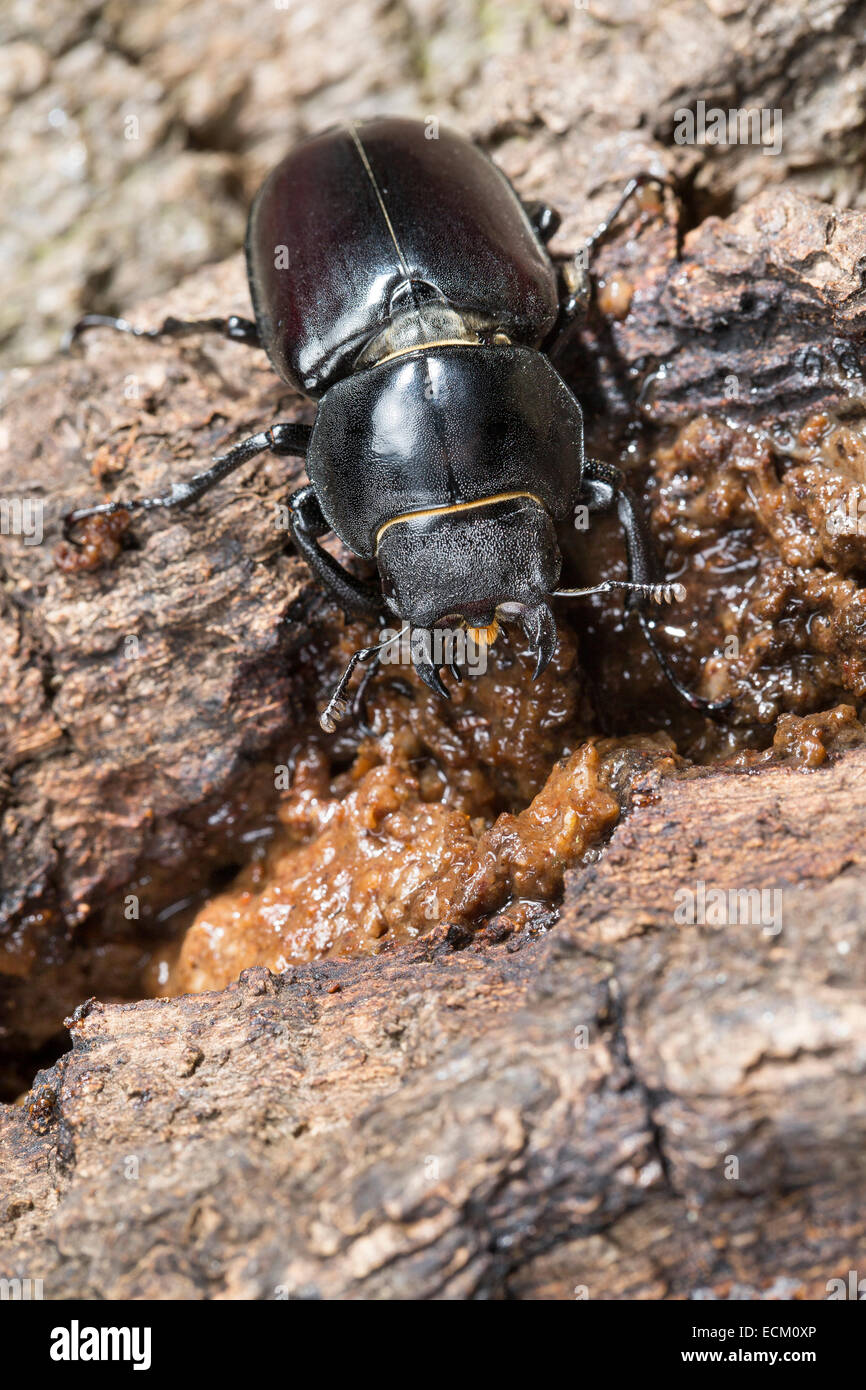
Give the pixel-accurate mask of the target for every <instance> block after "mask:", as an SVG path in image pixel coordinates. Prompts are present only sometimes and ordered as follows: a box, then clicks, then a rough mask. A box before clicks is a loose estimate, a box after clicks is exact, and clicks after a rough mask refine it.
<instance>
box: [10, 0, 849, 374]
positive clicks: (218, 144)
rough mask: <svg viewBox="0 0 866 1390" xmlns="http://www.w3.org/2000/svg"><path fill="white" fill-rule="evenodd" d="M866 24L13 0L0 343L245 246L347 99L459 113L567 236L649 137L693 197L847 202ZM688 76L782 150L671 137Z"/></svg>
mask: <svg viewBox="0 0 866 1390" xmlns="http://www.w3.org/2000/svg"><path fill="white" fill-rule="evenodd" d="M864 35H866V18H864V6H863V4H862V3H859V0H858V3H853V4H852V3H845V2H844V0H808V3H806V0H797V3H793V4H791V3H785V4H777V5H773V4H769V5H768V4H765V3H763V0H761V3H754V0H753V2H752V3H748V0H706V3H705V0H669V2H668V3H662V4H658V3H649V2H648V0H502V2H501V3H497V0H351V2H350V3H348V4H347V3H339V4H337V3H335V0H310V2H309V3H307V2H306V0H139V2H138V3H132V2H131V0H4V3H3V5H2V7H0V43H2V49H0V121H2V129H3V140H2V152H0V202H2V207H3V210H4V212H3V222H2V228H0V266H2V273H3V296H2V302H0V361H2V362H3V363H5V364H6V366H11V365H16V364H21V365H23V364H27V363H33V362H38V361H41V360H44V359H45V358H47V357H49V356H51V355H52V354H53V353H54V352H55V351H56V348H57V343H58V339H59V336H60V334H61V333H62V331H63V330H64V328H66V327H67V326H68V325H69V324H70V323H71V322H72V321H73V320H74V319H75V318H76V316H77V315H78V314H80V313H81V312H83V311H85V310H91V311H102V312H117V311H121V310H123V309H125V308H127V307H128V306H129V305H130V304H131V303H133V302H134V301H135V300H136V299H138V298H141V297H142V296H144V295H150V294H153V293H156V292H159V291H160V290H163V289H165V288H167V287H168V286H170V285H173V284H176V283H177V282H178V280H179V279H180V278H181V277H182V276H183V275H184V274H185V273H186V272H188V271H190V270H193V269H195V268H196V267H197V266H200V265H202V264H204V263H206V262H209V261H215V260H219V259H221V258H222V257H224V256H226V255H227V254H229V253H230V252H232V251H233V250H235V249H236V248H237V247H238V246H239V245H240V244H241V242H242V240H243V233H244V226H245V220H246V211H247V207H248V204H249V200H250V198H251V196H252V194H253V193H254V191H255V189H256V187H257V185H258V183H259V182H260V180H261V179H262V177H263V175H264V174H265V173H266V171H267V170H268V168H269V167H270V166H271V165H272V164H273V163H275V162H276V160H277V159H279V158H280V157H281V156H282V154H284V153H285V151H286V150H287V148H288V147H289V146H290V145H291V144H292V142H293V141H295V140H296V139H297V138H298V137H299V136H301V135H303V134H306V133H309V132H311V131H314V130H316V129H317V128H320V127H323V126H327V125H329V124H331V123H332V122H334V121H335V120H339V119H340V118H342V117H344V116H346V115H349V114H351V115H354V116H364V115H369V114H373V113H376V112H383V111H394V112H402V113H405V114H414V115H420V116H428V115H435V116H437V117H439V118H440V119H442V120H444V121H449V120H451V121H452V122H453V123H454V124H456V125H457V126H458V127H459V128H462V129H463V130H465V131H468V132H469V133H471V134H473V135H475V136H477V137H478V138H479V139H480V140H481V142H482V143H483V144H485V146H486V147H487V148H488V149H495V151H496V153H497V158H498V159H499V161H500V163H502V164H503V165H504V167H505V168H506V169H507V171H508V172H509V173H510V174H511V175H512V176H514V177H516V178H517V179H518V181H519V183H520V185H521V191H523V192H525V193H532V192H534V191H535V190H536V189H538V190H539V191H544V192H545V193H546V194H547V196H549V197H553V198H554V200H556V201H559V203H560V204H563V202H564V205H565V206H564V211H565V212H566V223H565V225H564V227H563V232H562V236H563V237H564V238H565V239H566V241H567V240H569V239H571V238H573V237H575V236H576V235H577V234H579V233H580V232H581V231H582V230H584V229H585V227H588V226H589V224H590V223H591V220H592V219H591V217H589V214H588V212H585V210H584V208H583V207H582V197H581V190H586V192H587V194H588V195H593V194H594V192H595V190H596V188H602V187H603V186H604V185H606V184H608V183H609V182H610V183H612V182H615V179H616V177H617V171H618V170H621V171H623V172H629V171H631V170H633V169H634V167H635V166H636V164H637V163H639V162H643V163H645V162H647V160H649V161H650V162H653V160H654V161H655V163H656V165H657V164H658V160H659V149H660V147H664V148H665V151H666V155H665V160H664V162H665V163H666V164H671V163H673V164H674V165H675V167H676V172H677V173H678V175H679V176H680V177H681V178H686V179H689V180H690V181H691V183H692V186H693V188H694V190H695V191H696V192H697V193H698V194H701V195H702V196H703V198H704V203H703V204H702V211H704V212H706V211H714V210H718V211H722V212H725V211H728V210H729V209H730V207H731V206H732V205H733V204H734V203H735V202H738V201H742V199H743V198H744V197H745V196H748V194H750V193H753V192H755V191H757V190H758V189H759V188H760V187H761V186H762V185H764V184H766V183H767V182H776V181H779V180H781V179H782V178H788V179H793V180H795V181H797V182H799V183H800V184H802V185H804V186H806V187H807V188H809V189H810V191H813V192H817V193H818V194H819V196H821V197H824V198H827V199H832V200H833V201H835V202H837V203H838V204H841V205H843V206H845V205H851V204H853V203H856V202H858V201H859V200H860V199H861V195H862V189H863V182H864V149H866V146H864V132H866V101H864V90H863V85H864V84H863V68H864V63H863V55H864ZM698 98H700V99H704V100H706V101H708V102H709V103H712V102H713V101H717V102H719V103H720V104H727V103H729V102H732V101H736V103H737V104H739V105H748V104H750V103H751V102H757V103H759V104H764V105H769V106H773V107H776V106H778V107H780V108H784V111H785V142H784V152H783V154H782V155H781V156H780V157H777V158H767V157H764V156H762V152H761V151H760V150H756V149H752V148H748V147H742V146H740V147H729V148H728V149H726V150H715V151H709V152H708V151H707V150H697V149H695V148H691V149H683V148H682V147H676V148H674V147H673V144H672V130H673V126H674V111H675V109H676V108H677V107H678V106H680V105H689V104H691V105H693V104H694V102H695V101H696V100H697V99H698ZM551 135H553V136H554V137H555V147H554V149H553V152H552V149H551V143H550V137H551ZM582 171H583V172H582ZM575 190H577V191H576V192H575ZM557 193H559V197H558V199H557V196H556V195H557ZM605 201H609V193H608V191H607V189H606V188H605V190H604V196H603V197H602V198H601V200H600V202H599V208H601V206H602V205H603V204H604V203H605ZM593 215H594V213H593Z"/></svg>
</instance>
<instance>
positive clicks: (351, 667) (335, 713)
mask: <svg viewBox="0 0 866 1390" xmlns="http://www.w3.org/2000/svg"><path fill="white" fill-rule="evenodd" d="M408 631H409V624H408V623H407V624H406V625H405V626H404V627H402V628H401V629H400V631H399V632H398V633H397V635H396V637H395V636H393V635H392V636H390V637H386V638H385V640H384V642H379V643H377V644H376V645H375V646H373V647H360V648H359V649H358V651H356V652H353V653H352V655H351V656H350V658H349V661H348V664H347V666H346V669H345V671H344V672H343V674H342V676H341V677H340V679H339V681H338V682H337V684H336V686H335V688H334V693H333V695H332V696H331V698H330V700H329V701H328V703H327V705H326V706H325V708H324V709H323V710H322V713H321V714H320V715H319V726H320V728H322V729H324V731H325V733H326V734H332V733H334V732H335V730H336V728H337V725H338V724H341V723H342V722H343V720H344V719H345V717H346V715H347V714H348V713H349V701H348V699H347V698H346V691H347V689H348V686H349V681H350V680H351V679H352V676H353V674H354V671H355V667H356V666H357V665H358V664H359V663H364V662H367V661H372V660H373V659H374V658H378V657H379V653H380V652H382V651H384V650H385V648H386V647H390V646H391V643H392V642H399V641H400V638H401V637H402V636H403V634H404V632H408Z"/></svg>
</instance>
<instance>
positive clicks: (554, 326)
mask: <svg viewBox="0 0 866 1390" xmlns="http://www.w3.org/2000/svg"><path fill="white" fill-rule="evenodd" d="M428 135H429V131H427V130H426V128H425V125H424V124H423V123H422V122H420V121H414V120H407V119H398V118H395V117H384V118H379V119H372V120H369V121H364V122H359V123H350V124H345V125H340V126H335V127H333V128H332V129H329V130H326V131H325V132H324V133H322V134H320V135H317V136H314V137H312V138H310V139H308V140H305V141H304V142H303V143H301V144H300V145H298V146H297V147H296V148H295V149H294V150H292V151H291V153H290V154H288V155H287V157H286V158H285V159H284V160H283V161H282V162H281V163H280V164H278V165H277V166H276V168H275V169H273V170H272V172H271V173H270V175H269V176H268V177H267V179H266V180H265V182H264V184H263V185H262V187H261V189H260V190H259V193H258V194H257V196H256V198H255V201H254V202H253V205H252V208H251V211H250V216H249V224H248V229H247V238H246V257H247V269H248V274H249V284H250V293H251V298H252V303H253V309H254V313H255V322H252V321H250V320H247V319H242V318H238V317H237V316H232V317H230V318H227V319H205V320H200V321H189V322H186V321H182V320H178V319H174V318H169V319H166V321H165V322H164V323H163V324H162V325H161V327H159V328H157V329H149V330H148V329H137V328H133V327H132V325H131V324H129V323H128V322H126V320H124V319H112V318H107V317H104V316H102V315H93V314H91V315H87V316H86V317H85V318H83V319H81V320H80V321H79V323H77V324H76V325H75V328H74V329H73V330H72V333H71V334H70V336H69V340H68V341H72V340H74V339H75V338H77V337H78V335H79V334H80V333H81V332H82V331H84V330H85V329H87V328H91V327H94V326H97V325H104V326H109V327H112V328H115V329H118V330H120V331H122V332H127V333H135V334H136V335H137V336H144V337H153V338H155V337H160V336H169V337H180V336H183V335H186V334H190V333H197V332H203V331H216V332H220V333H222V334H223V335H224V336H225V337H227V338H230V339H233V340H234V341H237V342H243V343H247V344H250V345H251V346H254V347H259V348H264V350H265V351H266V352H267V354H268V357H269V358H270V361H271V363H272V364H273V366H274V368H275V370H276V371H277V372H278V373H279V375H280V377H281V378H282V379H283V380H284V381H286V382H287V383H289V384H290V385H291V386H293V387H295V388H296V389H297V390H298V391H300V392H301V393H302V394H303V395H306V396H308V397H311V398H312V399H313V400H315V401H317V402H318V409H317V415H316V421H315V424H314V425H313V426H312V427H310V426H307V425H301V424H293V423H278V424H274V425H272V426H271V427H270V428H269V429H266V430H263V431H262V432H260V433H258V434H254V435H252V436H251V437H250V438H249V439H245V440H243V441H242V442H241V443H239V444H236V445H235V446H234V447H233V448H232V449H230V450H229V451H228V453H226V454H223V455H221V456H219V457H217V458H216V459H215V460H214V463H213V465H212V467H210V468H209V469H207V470H206V471H204V472H202V473H198V474H196V475H195V476H194V477H192V478H191V479H190V480H189V481H188V482H177V483H175V484H174V485H173V486H172V488H171V491H170V492H169V493H168V494H167V495H165V496H162V497H146V498H137V499H134V500H132V501H127V502H121V501H114V502H107V503H103V504H102V505H100V506H94V507H88V508H82V509H79V510H76V511H74V512H71V513H70V514H69V515H68V516H67V517H66V518H65V523H64V527H65V532H66V535H67V537H68V538H69V539H74V535H73V531H74V527H75V525H76V524H77V523H78V522H80V521H82V520H83V519H84V518H85V517H88V516H94V515H98V514H106V513H112V512H116V511H118V510H120V509H121V508H122V509H124V510H128V511H135V510H146V509H149V508H155V507H185V506H189V505H190V503H192V502H195V501H196V500H197V499H198V498H200V497H201V496H202V495H203V494H204V493H205V492H206V491H207V490H208V489H209V488H211V487H213V486H214V484H216V483H218V482H219V481H220V480H221V479H223V478H225V477H226V475H227V474H229V473H230V472H232V470H233V469H235V468H237V467H238V466H239V465H240V464H242V463H245V462H246V461H247V460H248V459H251V458H253V457H254V456H255V455H256V454H259V453H262V452H263V451H265V450H272V451H273V452H275V453H277V454H282V455H295V456H300V457H303V458H304V459H305V460H306V471H307V476H308V478H309V483H308V484H307V485H306V486H304V487H301V488H300V489H299V490H298V491H296V492H294V493H293V494H292V496H291V498H290V507H291V511H290V530H291V534H292V537H293V540H294V543H295V545H296V546H297V549H298V550H299V552H300V554H301V555H302V556H303V558H304V559H305V560H306V562H307V564H308V565H309V566H310V568H311V569H312V571H313V572H314V574H315V575H316V576H317V578H318V579H319V581H320V582H321V584H322V585H323V586H324V588H325V589H326V590H327V591H328V593H329V594H330V595H331V596H332V597H333V598H334V599H335V600H336V602H337V603H338V604H339V605H340V607H341V608H342V609H343V611H344V612H345V613H347V614H349V615H359V614H363V615H369V616H375V617H378V618H379V619H380V620H381V619H382V618H383V617H384V616H386V615H387V614H388V613H389V612H390V613H392V614H395V615H396V616H397V617H398V618H399V619H400V620H401V621H402V623H403V624H404V631H405V630H406V629H408V630H409V631H410V633H411V651H412V660H413V664H414V666H415V669H416V670H417V672H418V675H419V676H420V677H421V679H422V680H423V681H425V682H426V684H427V685H428V686H430V687H431V688H432V689H433V690H434V691H436V692H438V694H440V695H442V696H445V697H446V698H447V697H448V689H447V687H446V685H445V683H444V682H443V680H442V676H441V674H440V669H439V667H438V666H437V664H435V662H434V654H433V634H434V629H435V628H436V627H437V626H444V625H446V624H448V623H460V624H463V625H465V626H468V627H469V628H470V629H473V630H474V631H476V632H479V633H480V632H482V631H483V630H487V631H488V632H490V633H495V632H496V630H497V625H498V622H499V620H501V619H506V620H514V621H517V622H519V623H520V625H521V627H522V628H523V631H524V633H525V635H526V638H527V641H528V642H529V644H530V646H531V648H532V650H533V653H534V656H535V675H536V676H538V675H539V674H540V673H541V671H543V669H544V667H545V666H546V665H547V663H548V662H549V661H550V659H551V657H552V655H553V653H554V651H555V648H556V625H555V622H554V618H553V614H552V612H551V608H550V599H551V598H552V597H557V596H577V595H582V594H590V593H600V592H605V591H608V590H610V589H623V590H626V591H627V593H628V594H629V601H630V602H631V603H632V604H633V605H634V606H635V607H636V609H637V612H638V616H639V619H640V621H641V623H642V626H643V630H644V633H645V635H646V638H647V640H648V642H649V643H650V646H651V647H652V649H653V652H654V654H655V656H656V658H657V659H658V661H659V662H660V664H661V666H662V669H663V670H664V672H665V674H666V676H667V677H668V679H669V680H670V681H671V682H672V684H673V685H674V686H675V687H676V689H677V690H678V691H679V692H680V694H681V695H682V696H683V698H684V699H685V700H686V701H687V702H688V703H689V704H690V705H691V706H692V707H693V708H695V709H700V710H703V711H704V712H707V713H710V714H715V713H717V712H718V711H719V710H720V709H722V708H724V707H726V706H725V703H723V702H711V701H708V700H704V699H702V698H701V697H699V696H698V695H696V694H694V693H693V692H692V691H690V690H688V689H686V688H685V686H683V684H682V683H681V682H680V681H679V680H678V678H677V677H676V675H675V674H674V672H673V671H672V670H671V668H670V666H669V664H668V662H667V659H666V657H665V655H664V653H663V652H662V651H661V650H660V648H659V647H658V645H657V643H656V641H655V638H654V634H653V628H652V623H651V621H650V619H649V618H648V616H647V612H646V607H647V605H648V604H649V603H653V602H656V603H660V602H670V601H671V599H672V598H673V597H679V596H680V594H681V591H680V590H679V587H678V586H676V585H671V584H665V583H659V582H658V571H657V567H656V561H655V557H654V554H653V547H652V543H651V540H650V536H649V533H648V531H647V528H646V525H645V522H644V520H643V518H642V515H641V512H640V509H639V507H638V504H637V500H636V498H635V497H634V495H633V493H632V491H631V490H630V489H629V487H628V486H627V484H626V481H625V478H624V475H623V474H622V472H621V471H620V470H619V469H618V468H616V467H614V466H612V465H611V464H608V463H603V462H600V461H597V460H595V459H587V458H586V457H585V455H584V444H583V416H582V412H581V408H580V405H579V404H578V401H577V399H576V398H575V396H574V395H573V393H572V392H571V390H570V389H569V388H568V386H567V385H566V384H565V382H564V381H563V379H562V377H561V376H560V375H559V374H558V373H557V371H556V370H555V368H554V366H553V365H552V362H551V360H550V355H549V354H550V352H551V351H552V349H553V348H554V347H555V346H556V343H557V341H558V340H560V337H561V335H562V334H563V332H564V331H565V330H566V329H567V328H568V327H569V326H571V325H573V324H574V323H575V322H576V321H577V320H578V319H579V317H580V316H581V315H582V314H583V313H584V312H585V310H586V308H587V305H588V302H589V289H590V281H589V275H588V269H587V259H588V258H587V257H586V256H584V257H580V256H578V257H576V258H575V259H574V261H573V262H569V261H565V260H563V259H562V258H560V259H559V262H557V261H555V260H554V259H553V258H552V257H551V255H550V253H549V252H548V250H547V242H548V241H549V240H550V239H551V237H552V236H553V235H554V233H555V231H556V229H557V227H558V226H559V222H560V218H559V215H558V214H557V213H556V212H555V211H554V209H552V208H551V207H549V206H547V205H546V204H541V203H531V204H523V203H522V202H521V201H520V199H519V197H518V196H517V193H516V192H515V190H514V188H513V187H512V185H511V184H510V182H509V181H508V179H507V178H506V176H505V175H504V174H503V173H502V171H501V170H500V169H499V168H497V166H496V165H495V164H494V163H493V162H492V161H491V160H490V159H488V157H487V156H486V155H485V154H484V153H483V152H482V151H481V150H480V149H478V148H477V147H476V146H475V145H473V144H471V143H470V142H469V141H468V140H466V139H464V138H463V137H461V136H459V135H457V134H455V133H453V132H451V131H448V130H445V129H440V130H439V131H438V135H437V137H436V138H433V139H430V138H428ZM647 182H656V183H658V182H660V180H658V179H655V178H652V177H651V176H648V175H639V176H638V177H637V178H635V179H632V181H631V182H630V183H629V184H628V185H627V187H626V188H625V190H624V191H623V194H622V196H621V197H620V199H619V201H618V202H617V205H616V207H615V208H614V210H613V211H612V213H611V215H610V217H609V218H608V219H607V220H606V221H605V222H604V223H602V225H601V227H600V228H599V229H598V231H597V232H596V233H595V235H594V236H593V237H592V238H591V239H590V241H589V243H588V244H587V251H588V250H591V249H592V247H593V246H594V245H595V243H596V242H597V241H598V240H599V238H600V237H601V236H602V235H603V234H604V233H605V232H606V231H607V229H608V227H609V226H610V223H611V222H612V221H613V219H614V218H615V217H616V216H617V215H618V214H619V212H620V211H621V210H622V208H623V207H624V206H625V204H626V202H627V200H628V199H629V198H630V197H631V196H632V194H633V193H634V192H635V191H636V189H637V188H638V187H640V186H641V185H642V184H644V183H647ZM578 505H584V506H586V507H587V509H588V510H589V511H590V512H598V511H602V510H607V509H610V508H612V507H616V509H617V512H618V515H619V519H620V522H621V524H622V527H623V530H624V532H625V539H626V550H627V557H628V575H629V577H628V581H608V582H606V583H604V584H600V585H596V586H594V587H592V588H586V589H559V588H557V585H558V583H559V578H560V570H561V565H562V559H561V554H560V549H559V544H558V541H557V531H558V530H559V528H562V527H563V526H567V525H569V524H570V523H573V518H574V516H575V508H576V507H577V506H578ZM327 532H334V533H336V535H337V536H338V537H339V538H340V540H341V541H342V542H343V543H344V544H345V545H346V546H347V547H348V548H349V550H351V551H353V552H354V553H355V554H356V555H358V556H361V557H364V558H367V559H371V560H372V559H375V561H376V562H377V565H378V571H379V583H378V584H369V583H366V582H364V581H362V580H361V579H359V578H358V577H357V576H355V575H353V574H351V573H350V572H349V571H348V570H347V569H346V568H345V566H343V565H341V564H340V563H339V562H338V561H337V560H336V559H335V558H334V557H333V556H332V555H331V554H330V553H329V552H328V551H327V550H326V549H325V548H324V547H323V546H321V545H320V544H319V542H320V540H321V538H322V537H323V536H324V535H325V534H326V533H327ZM383 645H384V644H381V643H380V644H379V646H371V647H365V648H362V649H361V650H360V651H358V652H356V653H355V654H354V655H353V657H352V659H351V661H350V662H349V664H348V666H347V668H346V670H345V672H344V673H343V676H342V678H341V680H340V682H339V684H338V686H337V688H336V690H335V691H334V694H333V696H332V698H331V700H330V702H329V704H328V707H327V709H326V710H325V712H324V713H323V715H322V717H321V723H322V727H323V728H325V729H326V730H327V731H329V732H331V731H333V729H334V728H335V727H336V724H337V722H338V721H339V719H340V718H342V717H343V716H344V715H345V713H346V710H347V708H348V700H347V698H346V691H347V689H348V684H349V680H350V677H351V675H352V672H353V671H354V669H355V667H356V665H357V664H358V662H370V663H375V662H376V661H377V659H378V657H379V655H380V652H381V649H382V646H383ZM452 670H454V674H455V675H458V672H457V671H456V669H455V668H454V667H453V666H452Z"/></svg>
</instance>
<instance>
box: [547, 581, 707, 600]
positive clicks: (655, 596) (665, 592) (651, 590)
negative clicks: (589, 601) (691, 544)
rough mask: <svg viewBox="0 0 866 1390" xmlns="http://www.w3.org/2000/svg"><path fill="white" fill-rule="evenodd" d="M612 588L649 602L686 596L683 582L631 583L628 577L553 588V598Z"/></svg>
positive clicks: (604, 592)
mask: <svg viewBox="0 0 866 1390" xmlns="http://www.w3.org/2000/svg"><path fill="white" fill-rule="evenodd" d="M614 589H625V590H626V591H627V592H628V593H630V594H635V595H638V596H639V597H640V598H646V599H649V601H650V603H673V602H674V600H676V601H677V603H682V601H683V599H684V598H685V596H686V586H685V585H684V584H633V583H632V582H631V581H630V580H628V579H606V580H605V582H604V583H603V584H594V585H593V586H592V587H591V588H589V589H554V591H553V597H554V598H586V596H587V595H588V594H610V593H613V591H614Z"/></svg>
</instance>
